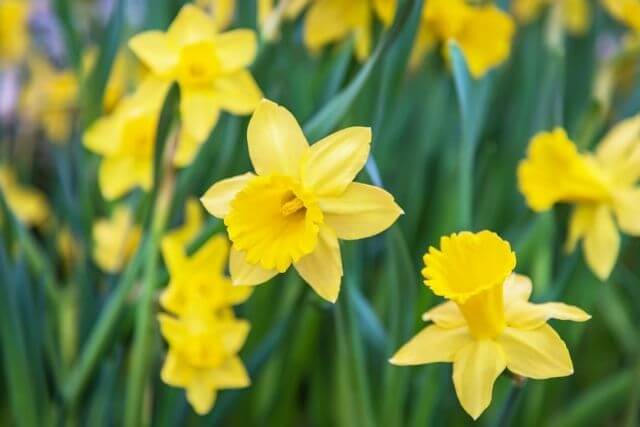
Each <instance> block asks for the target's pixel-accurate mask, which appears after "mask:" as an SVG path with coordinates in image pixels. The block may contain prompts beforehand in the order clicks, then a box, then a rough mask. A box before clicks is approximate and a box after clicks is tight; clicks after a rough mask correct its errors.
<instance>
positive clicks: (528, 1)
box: [513, 0, 545, 23]
mask: <svg viewBox="0 0 640 427" xmlns="http://www.w3.org/2000/svg"><path fill="white" fill-rule="evenodd" d="M544 2H545V0H515V1H514V2H513V13H514V15H515V16H516V17H517V18H518V19H519V20H520V21H522V22H524V23H527V22H530V21H532V20H533V19H535V18H536V17H537V16H538V15H539V14H540V12H541V9H542V7H543V6H544Z"/></svg>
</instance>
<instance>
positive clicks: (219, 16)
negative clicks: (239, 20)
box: [196, 0, 236, 31]
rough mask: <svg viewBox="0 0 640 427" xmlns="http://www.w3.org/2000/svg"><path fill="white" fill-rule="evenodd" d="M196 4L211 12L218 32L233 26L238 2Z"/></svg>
mask: <svg viewBox="0 0 640 427" xmlns="http://www.w3.org/2000/svg"><path fill="white" fill-rule="evenodd" d="M196 4H197V5H198V6H200V7H201V8H203V9H206V10H208V11H209V14H210V15H211V17H212V18H213V22H214V23H215V26H216V29H217V30H218V31H222V30H224V29H226V28H227V27H229V25H231V22H232V21H233V15H234V13H235V11H236V0H196Z"/></svg>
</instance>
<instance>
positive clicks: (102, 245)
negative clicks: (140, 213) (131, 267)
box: [93, 206, 142, 273]
mask: <svg viewBox="0 0 640 427" xmlns="http://www.w3.org/2000/svg"><path fill="white" fill-rule="evenodd" d="M141 236H142V231H141V229H140V227H139V226H138V225H136V224H135V223H134V221H133V217H132V215H131V211H130V210H129V209H128V208H126V207H124V206H120V207H118V208H117V209H116V210H115V211H114V212H113V214H112V215H111V218H108V219H107V218H103V219H99V220H98V221H96V222H95V224H94V225H93V241H94V242H93V259H94V261H95V263H96V264H97V265H98V267H100V268H101V269H102V270H104V271H106V272H109V273H117V272H119V271H120V270H122V267H123V266H124V265H125V263H126V262H128V261H129V259H130V258H131V256H133V253H134V252H135V250H136V249H137V248H138V245H139V244H140V238H141Z"/></svg>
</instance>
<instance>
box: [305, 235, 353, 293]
mask: <svg viewBox="0 0 640 427" xmlns="http://www.w3.org/2000/svg"><path fill="white" fill-rule="evenodd" d="M294 267H295V268H296V270H298V273H300V276H302V278H303V279H304V281H305V282H307V283H308V284H309V285H310V286H311V287H312V288H313V290H314V291H316V293H317V294H318V295H320V296H321V297H322V298H324V299H326V300H327V301H329V302H332V303H334V302H336V300H337V299H338V294H339V292H340V281H341V279H342V258H341V257H340V245H339V244H338V238H337V237H336V235H335V234H334V232H333V231H332V230H331V229H329V228H328V227H322V228H321V229H320V233H319V235H318V244H317V246H316V248H315V249H314V251H313V252H311V253H310V254H308V255H305V256H303V257H302V258H300V259H299V260H298V261H297V262H295V263H294Z"/></svg>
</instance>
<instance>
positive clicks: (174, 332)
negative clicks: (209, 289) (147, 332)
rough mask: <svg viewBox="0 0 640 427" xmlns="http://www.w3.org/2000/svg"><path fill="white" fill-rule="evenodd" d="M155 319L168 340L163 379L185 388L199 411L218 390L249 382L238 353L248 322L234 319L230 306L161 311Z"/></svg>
mask: <svg viewBox="0 0 640 427" xmlns="http://www.w3.org/2000/svg"><path fill="white" fill-rule="evenodd" d="M158 320H159V322H160V330H161V332H162V335H163V336H164V338H165V339H166V340H167V342H168V343H169V352H168V354H167V358H166V360H165V362H164V365H163V366H162V371H161V372H160V376H161V378H162V381H164V382H165V383H166V384H169V385H171V386H174V387H181V388H185V389H186V392H187V400H188V401H189V403H190V404H191V406H192V407H193V408H194V410H195V411H196V412H197V413H198V414H206V413H207V412H209V411H210V410H211V408H212V407H213V404H214V402H215V399H216V395H217V392H218V390H220V389H233V388H243V387H247V386H249V384H250V383H251V380H250V379H249V375H248V373H247V371H246V369H245V367H244V365H243V363H242V360H241V359H240V357H238V356H237V353H238V351H239V350H240V348H241V347H242V345H243V344H244V342H245V340H246V337H247V334H248V333H249V322H247V321H245V320H238V319H236V318H235V317H234V316H233V312H232V311H231V310H226V311H225V313H224V314H223V315H220V314H216V313H213V312H212V311H210V310H207V309H206V308H204V307H198V306H192V307H191V309H190V310H189V311H187V312H185V313H183V314H182V315H181V316H180V317H178V318H176V317H172V316H169V315H166V314H160V315H159V316H158Z"/></svg>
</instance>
